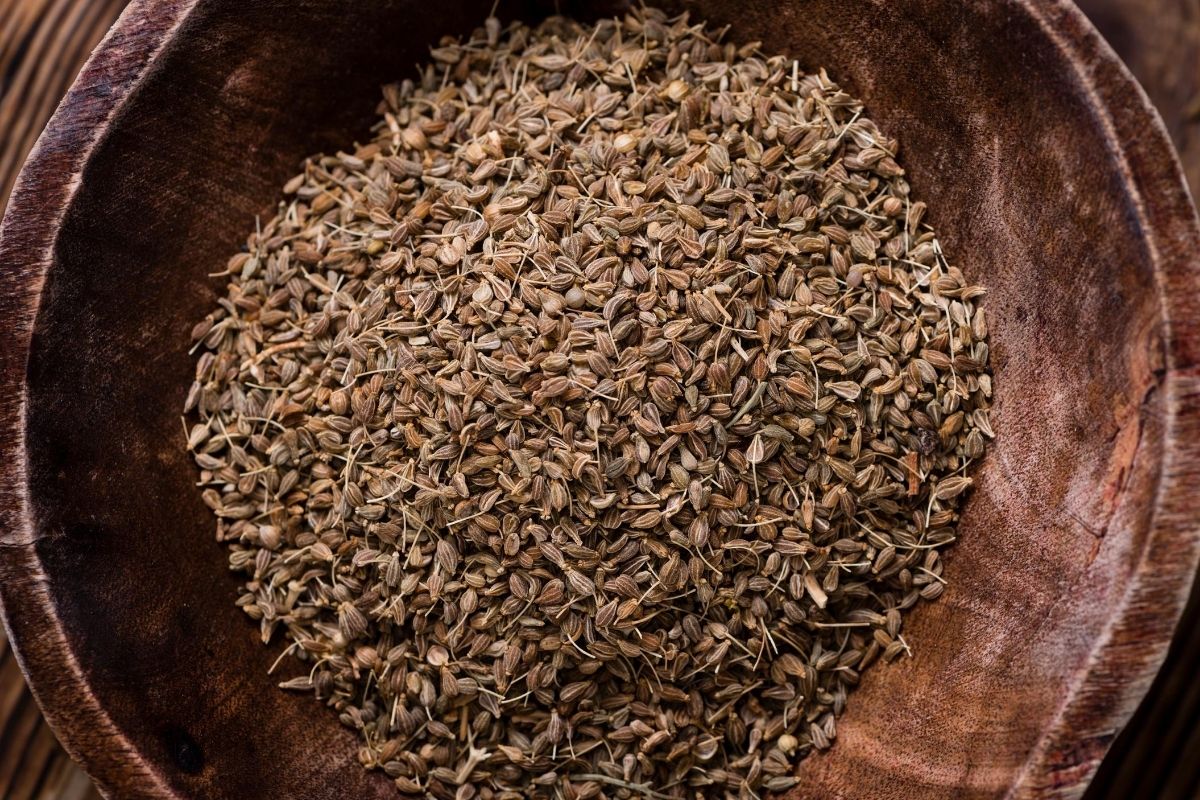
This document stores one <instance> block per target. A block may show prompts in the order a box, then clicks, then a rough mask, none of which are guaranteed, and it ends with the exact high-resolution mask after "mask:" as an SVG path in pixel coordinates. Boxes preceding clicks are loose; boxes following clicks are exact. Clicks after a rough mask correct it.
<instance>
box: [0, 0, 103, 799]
mask: <svg viewBox="0 0 1200 800" xmlns="http://www.w3.org/2000/svg"><path fill="white" fill-rule="evenodd" d="M124 7H125V0H0V208H3V207H4V206H5V204H6V203H7V200H8V195H9V192H10V191H11V189H12V184H13V181H14V180H15V179H16V177H17V172H18V171H19V170H20V168H21V165H22V164H23V163H24V161H25V156H26V155H27V154H28V153H29V150H30V148H32V147H33V143H34V141H35V140H36V139H37V137H38V135H39V134H40V133H41V132H42V128H43V127H44V126H45V124H46V120H48V119H49V118H50V114H51V113H52V112H53V111H54V108H55V106H57V105H58V101H59V100H60V99H61V98H62V96H63V94H64V93H65V92H66V90H67V87H68V86H70V85H71V82H72V81H73V80H74V79H75V75H76V73H77V72H78V71H79V68H80V66H82V64H83V61H84V59H86V58H87V56H88V54H89V53H90V52H91V51H92V48H93V47H95V46H96V43H97V42H99V41H100V38H101V37H102V36H103V35H104V33H105V31H107V30H108V28H109V26H110V25H112V23H113V21H114V20H115V19H116V18H117V15H118V14H119V13H120V12H121V9H122V8H124ZM98 797H99V793H98V792H97V791H96V789H95V788H94V787H93V785H92V782H91V780H90V779H89V778H88V777H87V775H86V774H85V773H84V771H83V770H82V769H80V768H79V767H78V766H77V765H76V764H75V763H74V762H73V761H71V759H70V758H69V757H68V756H67V754H66V753H65V752H64V751H63V749H62V747H61V746H59V744H58V741H57V740H56V739H55V738H54V734H53V733H52V732H51V731H50V727H49V726H48V725H47V724H46V722H45V721H44V720H43V719H42V717H41V714H40V712H39V711H38V707H37V704H36V703H35V702H34V700H33V697H32V696H31V695H30V694H29V691H28V690H27V689H26V688H25V683H24V681H23V680H22V677H21V671H20V668H19V667H18V666H17V660H16V658H15V657H14V655H13V653H12V650H11V648H9V646H8V640H7V638H6V637H5V634H4V630H3V628H0V798H5V799H6V800H96V798H98Z"/></svg>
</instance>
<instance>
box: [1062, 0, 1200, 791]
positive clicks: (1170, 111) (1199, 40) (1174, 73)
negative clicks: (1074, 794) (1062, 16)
mask: <svg viewBox="0 0 1200 800" xmlns="http://www.w3.org/2000/svg"><path fill="white" fill-rule="evenodd" d="M1080 6H1081V7H1082V8H1083V10H1084V11H1085V12H1086V13H1087V14H1088V15H1089V17H1090V18H1091V19H1092V21H1093V22H1094V23H1095V24H1096V26H1097V27H1098V28H1099V29H1100V31H1101V33H1103V34H1104V36H1105V38H1107V39H1108V41H1109V43H1110V44H1112V46H1113V49H1115V50H1116V51H1117V53H1118V54H1119V55H1120V56H1121V58H1122V59H1124V60H1125V62H1126V63H1127V64H1128V65H1129V67H1130V69H1131V70H1132V71H1133V72H1134V74H1135V75H1137V76H1138V79H1139V80H1140V81H1141V83H1142V85H1143V86H1144V87H1145V88H1146V92H1147V94H1149V96H1150V99H1151V100H1152V101H1153V102H1154V104H1155V106H1156V107H1157V108H1158V110H1159V113H1160V114H1161V115H1162V117H1163V122H1164V123H1165V125H1166V126H1167V130H1168V131H1170V134H1171V138H1172V139H1173V140H1174V142H1175V146H1176V148H1177V149H1178V151H1179V154H1180V158H1181V160H1182V164H1183V168H1184V170H1185V172H1186V173H1187V176H1188V180H1189V183H1190V185H1191V188H1192V193H1193V196H1196V197H1200V0H1081V1H1080ZM1131 797H1146V798H1160V799H1161V800H1193V798H1197V797H1200V588H1198V589H1196V590H1193V592H1192V599H1191V602H1190V603H1189V604H1188V607H1187V610H1186V611H1185V613H1184V615H1183V618H1182V620H1181V621H1180V624H1179V630H1178V632H1177V633H1176V636H1175V639H1174V641H1173V642H1172V644H1171V648H1170V651H1169V652H1168V654H1167V659H1166V661H1165V662H1164V664H1163V668H1162V671H1161V673H1160V674H1159V677H1158V678H1157V680H1155V682H1154V684H1153V686H1152V687H1151V689H1150V692H1149V693H1148V694H1147V696H1146V698H1145V700H1144V701H1143V703H1142V705H1141V706H1140V707H1139V709H1138V712H1137V714H1135V715H1134V717H1133V719H1132V720H1130V723H1129V725H1128V726H1127V727H1126V728H1125V730H1124V732H1123V733H1122V734H1121V736H1120V737H1119V738H1118V739H1117V741H1116V742H1115V743H1114V745H1113V747H1112V750H1111V752H1110V753H1109V756H1108V757H1107V758H1106V759H1105V761H1104V763H1103V765H1102V766H1101V768H1100V770H1099V772H1098V773H1097V775H1096V778H1095V780H1094V781H1093V782H1092V786H1091V788H1090V789H1089V791H1088V793H1087V800H1125V798H1131Z"/></svg>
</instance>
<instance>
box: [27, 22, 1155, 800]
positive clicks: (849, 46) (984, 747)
mask: <svg viewBox="0 0 1200 800" xmlns="http://www.w3.org/2000/svg"><path fill="white" fill-rule="evenodd" d="M491 5H492V3H491V0H443V2H441V3H439V4H438V5H437V10H436V12H435V13H434V12H431V11H430V10H428V8H427V7H426V6H424V5H423V4H420V3H416V2H411V0H391V1H390V2H389V1H387V0H380V1H379V2H372V3H355V2H351V0H324V1H321V0H286V2H284V1H282V0H271V1H270V2H257V3H249V4H247V3H242V2H239V1H238V0H211V2H205V3H199V4H197V7H196V8H195V10H193V11H192V12H190V14H189V15H188V17H187V18H186V21H185V22H184V24H183V26H182V27H181V28H180V29H179V30H178V31H177V32H176V33H175V34H174V37H173V39H172V41H171V43H170V44H169V45H168V47H167V48H166V49H165V50H164V52H163V53H162V54H161V56H160V58H159V61H158V63H156V64H155V65H154V67H153V68H152V71H151V73H150V75H149V77H148V79H147V80H146V82H145V84H144V85H143V86H142V87H141V89H140V90H139V91H138V92H137V93H136V95H135V96H133V97H132V99H131V100H130V101H129V103H128V106H127V107H126V109H125V110H124V111H123V113H122V114H121V115H120V117H119V118H117V119H116V120H114V122H113V125H112V127H111V130H110V132H109V133H108V135H107V137H106V138H105V139H104V141H103V142H102V144H101V145H100V146H99V148H98V150H97V152H96V154H95V156H94V158H93V159H92V161H91V162H90V164H89V165H88V167H87V171H86V174H85V179H84V181H83V183H82V186H81V188H80V190H79V192H78V194H77V196H76V198H75V200H74V202H73V204H72V206H71V207H70V209H69V212H68V214H67V217H66V219H65V220H64V224H63V226H62V230H61V233H60V235H59V237H58V239H57V244H56V248H55V257H54V262H53V265H52V269H51V271H50V273H49V275H48V279H47V283H46V285H45V288H44V292H43V300H42V306H41V309H40V312H39V316H38V319H37V325H36V330H35V335H34V342H33V348H32V353H31V356H30V361H29V366H28V380H29V402H28V412H27V443H28V450H29V464H28V469H29V484H30V487H31V501H32V515H33V519H34V523H35V526H36V533H37V535H38V536H39V537H40V538H39V540H38V544H37V553H38V556H39V558H40V560H41V561H42V563H43V566H44V570H45V572H46V574H47V576H48V578H49V585H50V590H51V592H52V594H53V600H54V603H55V605H56V607H57V611H58V614H59V615H60V617H61V619H62V622H63V624H64V626H65V629H66V632H67V636H68V638H69V640H70V641H71V642H72V643H73V646H74V653H73V655H74V657H75V658H76V659H77V660H78V662H79V664H80V667H81V669H82V671H83V672H84V674H85V675H86V676H87V678H88V680H89V681H90V684H91V687H92V691H93V692H94V693H95V695H96V696H97V698H98V699H99V701H100V704H101V705H102V706H103V708H104V709H105V710H106V712H107V713H108V715H109V716H110V718H111V719H112V721H113V722H114V723H115V724H116V725H117V726H118V727H119V728H120V729H121V730H122V731H123V732H124V733H125V735H126V736H127V737H128V739H129V740H130V741H131V742H132V743H133V744H134V745H135V746H136V747H137V748H138V749H139V750H140V751H141V753H142V755H143V756H144V757H145V758H146V759H147V760H148V762H149V763H150V764H151V765H152V766H153V768H154V769H155V770H156V771H158V772H159V773H160V775H161V778H162V780H163V781H164V782H165V783H166V784H167V785H169V786H171V787H173V788H174V789H175V790H177V791H178V792H179V793H180V794H182V795H186V796H193V797H206V798H214V799H215V798H239V799H241V798H247V797H329V798H333V797H346V796H357V797H381V798H382V797H388V796H391V787H390V783H389V782H388V781H387V780H386V778H384V777H382V776H381V775H379V774H367V773H365V772H364V771H363V770H362V769H361V768H360V767H359V766H358V764H357V762H356V758H355V751H356V744H355V739H354V736H353V735H352V734H351V733H350V732H348V731H346V730H344V729H343V728H342V727H341V726H340V725H339V724H338V722H337V720H336V719H335V716H334V715H333V714H332V713H331V712H329V711H328V710H326V709H324V708H323V707H322V706H320V705H319V704H318V703H317V702H316V701H315V700H312V699H311V698H308V697H306V696H296V695H292V694H286V693H284V692H282V691H280V690H278V689H277V688H276V687H275V685H276V682H277V681H278V680H280V679H281V678H283V677H290V676H291V675H293V674H296V672H297V669H296V667H295V666H294V665H291V664H285V665H284V666H283V667H282V669H281V671H280V672H278V673H277V674H276V675H275V676H268V674H267V671H268V668H269V667H270V666H271V663H272V662H273V661H274V660H275V658H276V656H277V655H278V647H275V648H270V649H269V648H264V647H263V646H262V645H261V644H260V643H259V642H258V639H257V632H256V628H255V626H254V625H253V624H252V623H250V622H249V621H248V620H247V619H246V618H245V617H244V616H243V614H242V613H241V612H240V611H239V610H237V609H235V608H234V606H233V601H234V599H235V598H236V597H237V594H238V584H237V580H236V579H235V578H234V577H233V576H232V575H231V574H230V573H228V572H227V570H226V553H225V549H224V548H223V547H221V546H218V545H217V544H216V543H215V542H214V522H213V519H212V517H211V515H210V513H209V511H208V509H207V508H206V507H205V506H204V505H203V503H202V502H201V500H200V493H199V490H198V489H197V488H196V487H195V485H194V480H195V471H194V468H193V465H192V463H191V461H190V459H189V457H188V455H187V453H186V452H185V451H184V446H183V436H184V434H183V430H182V427H181V424H180V410H181V408H182V405H183V400H184V394H185V392H186V390H187V387H188V385H189V383H190V381H191V378H192V371H193V363H194V362H193V359H192V358H191V357H190V356H188V354H187V350H188V348H189V346H190V343H189V339H188V336H189V331H190V329H191V326H192V324H193V323H194V322H196V321H198V320H199V319H201V318H202V317H203V315H204V314H205V313H206V312H207V311H208V310H209V309H210V308H211V307H212V305H213V302H214V297H215V290H217V289H219V288H220V279H211V278H209V277H207V276H208V275H209V273H214V272H219V271H221V270H222V269H223V265H224V262H225V260H226V258H227V257H228V256H229V255H230V254H231V253H232V252H234V251H235V250H236V249H237V248H238V247H239V245H240V244H241V243H242V242H243V241H244V240H245V236H246V234H247V232H248V231H250V230H251V229H252V227H253V224H254V215H255V214H256V213H270V210H271V209H272V207H273V204H274V202H275V200H276V199H277V197H278V193H279V187H280V186H281V185H282V183H283V182H284V181H285V180H286V179H287V178H288V177H290V176H291V175H292V174H294V173H295V171H296V170H297V167H298V165H299V163H300V161H301V160H302V159H303V157H304V156H305V155H307V154H309V153H311V152H315V151H320V150H325V151H329V152H332V151H335V150H337V149H344V148H346V147H347V146H348V145H350V144H351V143H352V142H353V141H354V140H355V138H359V139H361V138H363V136H364V135H365V133H366V131H367V127H368V125H369V123H370V120H371V117H372V116H373V113H374V108H375V105H376V102H377V100H378V97H379V87H380V85H381V84H382V83H385V82H388V81H391V80H394V79H397V78H401V77H405V76H407V75H410V74H412V70H413V65H414V64H416V63H418V62H420V61H422V60H424V58H425V50H426V47H427V46H428V45H429V44H430V43H431V42H434V41H435V40H436V38H437V36H438V35H440V34H443V33H456V32H465V31H467V30H469V29H470V28H471V27H473V26H474V25H475V24H477V23H479V22H481V21H482V20H483V18H484V17H485V16H486V15H487V13H488V10H489V8H490V7H491ZM578 6H579V7H580V9H586V11H581V13H588V14H595V13H596V9H595V6H594V4H586V3H579V4H578ZM686 6H687V7H688V8H690V9H692V10H693V13H694V15H695V16H696V18H698V19H704V18H707V19H708V20H710V21H711V22H713V23H716V24H729V25H731V26H732V32H731V34H730V35H731V36H732V37H734V39H735V40H739V41H749V40H754V39H758V40H762V41H763V42H764V43H765V45H766V47H767V49H769V50H771V51H776V52H786V53H790V54H793V55H794V56H795V57H796V58H797V59H799V61H800V63H801V65H802V66H803V67H805V68H815V67H818V66H825V67H827V68H828V69H829V71H830V73H831V74H832V75H833V76H834V77H835V79H837V80H839V81H840V82H842V83H843V84H844V85H846V86H847V87H849V88H850V89H851V90H852V91H854V92H855V93H857V94H858V95H859V96H860V97H862V98H863V99H864V100H865V101H866V103H867V105H868V108H869V111H870V113H871V114H872V115H873V116H874V117H875V119H876V121H877V122H879V124H880V125H881V126H882V127H883V128H884V129H885V130H886V131H888V132H889V133H890V134H892V135H895V136H897V137H898V138H899V139H900V141H901V143H902V148H903V150H902V153H901V160H902V162H903V163H904V165H905V167H906V168H907V169H908V170H909V174H910V176H911V180H912V183H913V184H914V187H915V189H916V192H917V193H918V195H919V196H920V197H921V198H922V199H925V200H926V201H928V203H929V205H930V212H929V219H930V220H931V222H932V224H933V225H934V226H935V227H936V229H937V230H938V231H939V232H940V234H941V236H942V238H943V242H944V244H945V247H946V250H947V252H948V254H949V256H950V259H951V261H952V262H954V263H957V264H959V265H961V266H962V267H963V268H964V270H965V271H966V273H967V274H968V275H969V276H970V277H972V278H973V279H974V280H975V281H977V282H980V283H983V284H985V285H987V286H988V287H990V289H991V290H992V292H991V295H990V297H989V299H988V300H987V301H986V304H985V305H986V308H987V310H988V313H989V315H990V321H991V331H992V333H991V336H992V342H993V355H994V370H995V375H996V379H995V385H996V387H997V401H996V406H995V411H994V415H993V421H994V425H995V427H996V428H997V430H998V431H999V438H998V439H997V440H996V441H995V443H994V445H993V447H992V448H991V450H990V452H989V455H988V458H987V461H986V463H985V464H984V465H983V468H982V469H981V470H980V472H979V473H978V477H979V486H978V489H977V491H976V493H975V495H974V497H973V498H972V500H971V501H970V503H969V505H968V511H967V517H966V520H965V522H964V524H963V526H962V534H963V535H962V540H961V542H960V543H959V544H958V545H957V546H956V547H955V548H954V549H953V550H952V552H951V554H950V557H949V562H948V570H947V574H948V577H949V580H950V586H949V589H948V591H946V592H945V594H944V595H943V597H942V599H941V600H939V601H938V602H937V603H934V604H929V605H927V606H924V607H922V608H921V609H920V610H919V611H918V612H917V613H915V614H914V615H913V617H912V618H911V620H910V622H909V624H908V626H907V627H906V639H907V641H908V642H909V643H910V644H911V645H912V647H913V649H914V651H915V654H916V658H915V659H912V660H907V661H903V662H901V663H898V664H895V665H891V666H879V667H877V668H875V669H872V670H870V671H869V672H868V673H867V675H866V677H865V679H864V681H863V686H862V687H861V689H860V691H858V692H857V693H856V694H854V695H853V696H852V697H851V700H850V703H849V710H848V712H847V714H846V715H845V716H844V717H843V719H842V721H841V722H840V723H839V740H838V744H837V746H836V747H835V748H834V749H833V750H832V751H831V752H829V753H828V754H825V755H821V756H818V757H815V758H811V759H809V760H808V761H807V762H805V764H804V766H803V772H804V783H803V784H802V786H803V787H804V794H805V796H808V797H814V796H815V797H821V796H830V797H832V796H839V795H845V796H863V797H872V798H889V797H896V798H900V797H916V796H921V797H950V796H955V797H974V796H995V795H1000V794H1003V793H1004V792H1005V791H1006V790H1007V789H1008V787H1010V786H1011V785H1013V784H1014V782H1015V781H1016V779H1017V776H1019V774H1020V772H1021V769H1022V766H1023V765H1024V764H1025V762H1026V759H1027V758H1028V756H1029V752H1030V750H1031V749H1032V748H1033V747H1034V746H1035V745H1036V744H1037V743H1038V742H1039V739H1040V737H1041V736H1042V734H1043V732H1044V731H1045V730H1046V729H1047V728H1048V727H1049V725H1050V723H1051V722H1052V721H1053V720H1054V719H1055V718H1056V716H1057V715H1058V713H1059V712H1060V710H1061V709H1062V707H1063V703H1064V701H1065V700H1066V699H1067V696H1068V693H1069V692H1070V691H1072V689H1073V686H1074V684H1073V682H1072V678H1073V676H1076V675H1078V674H1079V673H1080V672H1081V670H1082V669H1083V667H1084V666H1085V665H1086V662H1087V659H1088V656H1089V654H1090V653H1091V650H1092V647H1093V645H1094V644H1095V643H1096V641H1097V640H1098V638H1099V637H1101V636H1102V634H1103V632H1104V630H1105V624H1106V622H1107V621H1108V620H1109V619H1110V618H1111V617H1112V616H1113V613H1114V609H1116V608H1117V607H1118V604H1119V603H1120V602H1121V599H1122V596H1123V593H1124V591H1125V589H1126V587H1127V584H1128V581H1129V578H1130V576H1131V574H1132V571H1133V568H1134V565H1135V563H1136V562H1137V560H1138V557H1139V555H1140V554H1141V552H1142V549H1143V546H1144V544H1145V542H1146V537H1147V530H1148V518H1147V517H1148V515H1149V513H1150V512H1149V510H1148V509H1149V504H1139V503H1137V502H1130V501H1129V499H1128V498H1134V499H1135V500H1136V499H1137V498H1146V497H1148V496H1150V494H1151V493H1152V491H1153V487H1154V482H1155V480H1156V478H1157V469H1158V468H1157V466H1156V465H1157V464H1158V462H1159V458H1160V455H1161V451H1162V436H1163V431H1162V424H1161V418H1162V403H1163V400H1162V398H1161V397H1160V396H1159V393H1156V392H1155V391H1154V387H1155V386H1156V385H1157V384H1156V382H1155V378H1154V376H1155V372H1156V370H1159V369H1161V363H1160V361H1161V357H1162V356H1161V353H1159V352H1157V350H1156V346H1155V345H1154V342H1156V341H1157V339H1156V338H1155V331H1156V330H1157V327H1158V325H1159V323H1160V309H1159V296H1158V293H1157V288H1156V285H1155V277H1154V275H1153V274H1152V271H1151V269H1150V267H1149V266H1148V265H1149V262H1150V258H1149V256H1148V254H1147V252H1146V245H1145V241H1144V238H1143V236H1142V235H1141V232H1140V230H1139V227H1138V221H1137V220H1138V218H1137V214H1136V209H1135V208H1134V202H1133V200H1131V199H1130V197H1129V196H1128V193H1127V191H1126V187H1125V184H1124V182H1123V180H1122V178H1121V175H1122V172H1121V167H1120V165H1119V164H1118V163H1117V162H1116V159H1115V157H1114V156H1112V155H1111V152H1112V148H1111V146H1110V145H1109V143H1108V140H1107V136H1108V134H1107V133H1106V131H1105V128H1104V125H1103V123H1102V121H1101V119H1100V118H1099V117H1098V116H1097V115H1096V114H1095V112H1094V109H1093V108H1092V107H1091V106H1090V105H1089V98H1088V96H1087V94H1086V93H1085V92H1084V91H1083V89H1082V88H1081V86H1080V83H1079V81H1078V80H1077V78H1076V77H1075V76H1074V74H1073V72H1072V67H1071V65H1070V64H1068V63H1066V62H1065V61H1064V59H1063V57H1062V55H1061V53H1060V52H1059V51H1058V50H1057V49H1056V48H1055V47H1053V46H1052V43H1051V40H1050V37H1049V36H1048V35H1047V34H1046V32H1045V31H1044V30H1043V29H1042V28H1041V27H1040V26H1039V24H1038V23H1037V22H1036V21H1035V20H1034V19H1033V18H1032V17H1031V16H1030V15H1029V14H1028V13H1026V12H1024V11H1022V10H1021V9H1019V8H1016V7H1014V5H1013V4H1010V3H1005V2H972V3H962V2H960V0H928V1H927V2H917V3H888V2H884V1H883V0H874V1H873V2H865V3H853V4H848V3H844V2H842V0H809V1H808V2H804V3H799V2H793V3H777V2H774V0H740V2H718V1H716V0H702V1H700V2H688V3H686ZM572 7H573V4H571V3H567V4H566V6H564V9H563V10H565V11H570V10H571V8H572ZM552 10H553V7H552V4H550V3H538V2H513V1H512V0H502V2H501V5H500V13H501V15H502V16H505V17H508V18H521V19H525V20H527V21H532V20H536V19H537V18H538V17H540V16H544V15H545V14H546V13H550V12H551V11H552ZM1107 743H1108V742H1107V739H1106V738H1104V737H1103V736H1101V737H1098V738H1096V739H1094V740H1087V741H1085V742H1083V743H1082V744H1081V745H1080V746H1081V747H1084V748H1092V751H1088V752H1085V753H1084V754H1083V756H1082V757H1081V762H1080V763H1087V762H1088V759H1089V758H1091V759H1093V760H1094V757H1095V756H1096V753H1097V752H1103V750H1104V748H1105V747H1106V746H1107ZM1070 766H1071V765H1070V764H1068V765H1067V767H1068V768H1069V767H1070Z"/></svg>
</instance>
